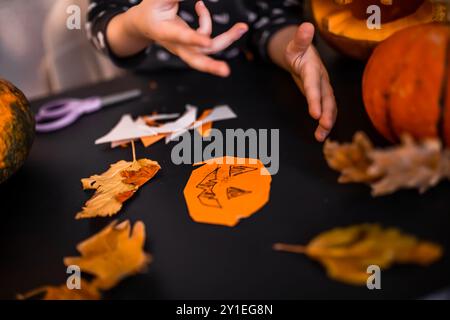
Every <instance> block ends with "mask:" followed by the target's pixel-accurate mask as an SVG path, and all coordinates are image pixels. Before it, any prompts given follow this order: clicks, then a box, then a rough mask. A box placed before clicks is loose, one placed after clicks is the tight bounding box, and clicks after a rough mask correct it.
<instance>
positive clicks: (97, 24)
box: [85, 0, 146, 68]
mask: <svg viewBox="0 0 450 320" xmlns="http://www.w3.org/2000/svg"><path fill="white" fill-rule="evenodd" d="M140 2H141V0H90V4H89V7H88V14H87V22H86V26H85V27H86V34H87V36H88V39H89V41H90V42H91V43H92V44H93V45H94V47H95V48H96V49H97V50H99V51H101V52H103V53H104V54H106V55H107V56H109V57H110V59H111V60H112V61H113V62H114V63H115V64H116V65H118V66H119V67H123V68H133V67H134V66H138V65H139V64H140V63H141V62H142V61H143V60H144V59H145V58H146V53H145V50H144V51H142V52H141V53H138V54H136V55H134V56H133V57H129V58H125V59H124V58H118V57H116V56H115V55H114V53H113V52H112V51H111V49H110V47H109V45H108V41H107V38H106V28H107V26H108V23H109V22H110V21H111V19H112V18H114V17H115V16H116V15H118V14H121V13H123V12H125V11H127V10H128V9H129V8H131V7H132V6H135V5H136V4H138V3H140Z"/></svg>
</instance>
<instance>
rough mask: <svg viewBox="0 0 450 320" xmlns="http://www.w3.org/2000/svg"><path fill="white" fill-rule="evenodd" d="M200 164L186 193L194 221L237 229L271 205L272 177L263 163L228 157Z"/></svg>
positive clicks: (186, 188) (187, 186)
mask: <svg viewBox="0 0 450 320" xmlns="http://www.w3.org/2000/svg"><path fill="white" fill-rule="evenodd" d="M200 164H203V166H202V167H200V168H198V169H196V170H194V171H193V172H192V174H191V177H190V178H189V181H188V183H187V185H186V187H185V189H184V197H185V198H186V204H187V206H188V209H189V214H190V216H191V218H192V219H193V220H194V221H196V222H201V223H209V224H219V225H225V226H230V227H233V226H235V225H236V224H237V223H238V222H239V220H240V219H243V218H248V217H250V216H251V215H252V214H254V213H255V212H256V211H258V210H259V209H261V208H262V207H263V206H264V205H265V204H266V203H267V202H268V201H269V194H270V183H271V181H272V177H271V176H270V173H269V171H268V170H267V169H266V168H265V167H264V165H263V164H262V162H261V161H260V160H256V159H244V158H233V157H224V158H216V159H211V160H208V161H206V162H204V163H200Z"/></svg>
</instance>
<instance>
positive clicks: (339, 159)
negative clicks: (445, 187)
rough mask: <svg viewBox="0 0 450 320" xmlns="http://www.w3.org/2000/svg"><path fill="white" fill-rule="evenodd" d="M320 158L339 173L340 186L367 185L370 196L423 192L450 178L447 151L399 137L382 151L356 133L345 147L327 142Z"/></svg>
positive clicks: (434, 143)
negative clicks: (401, 191) (412, 191)
mask: <svg viewBox="0 0 450 320" xmlns="http://www.w3.org/2000/svg"><path fill="white" fill-rule="evenodd" d="M324 154H325V158H326V160H327V162H328V164H329V166H330V167H331V168H333V169H335V170H337V171H340V172H341V176H340V178H339V182H340V183H349V182H357V183H358V182H363V183H367V184H369V185H371V187H372V195H373V196H381V195H386V194H390V193H393V192H395V191H397V190H399V189H403V188H417V189H419V191H420V192H425V191H426V190H428V189H429V188H431V187H433V186H435V185H436V184H438V183H439V182H440V181H441V180H442V179H449V178H450V151H449V150H442V145H441V143H440V142H439V141H438V140H432V139H430V140H425V141H423V142H420V143H418V142H415V141H414V140H413V139H412V138H411V137H409V136H403V137H402V143H401V145H398V146H394V147H391V148H388V149H384V150H383V149H374V148H373V147H372V144H371V142H370V141H369V139H368V138H367V137H366V136H365V135H364V134H363V133H361V132H358V133H356V134H355V136H354V139H353V142H352V143H349V144H339V143H335V142H329V141H327V143H326V144H325V146H324Z"/></svg>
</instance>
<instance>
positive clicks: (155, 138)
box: [141, 134, 167, 148]
mask: <svg viewBox="0 0 450 320" xmlns="http://www.w3.org/2000/svg"><path fill="white" fill-rule="evenodd" d="M166 136H167V135H166V134H158V135H156V136H149V137H141V142H142V144H143V145H144V147H146V148H147V147H150V146H151V145H152V144H155V143H157V142H158V141H160V140H162V139H164V138H165V137H166Z"/></svg>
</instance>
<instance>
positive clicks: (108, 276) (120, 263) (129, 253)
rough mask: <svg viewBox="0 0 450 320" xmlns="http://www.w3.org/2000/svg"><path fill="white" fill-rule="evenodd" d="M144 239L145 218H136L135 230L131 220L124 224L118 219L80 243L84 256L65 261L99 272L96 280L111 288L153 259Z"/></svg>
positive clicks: (104, 286)
mask: <svg viewBox="0 0 450 320" xmlns="http://www.w3.org/2000/svg"><path fill="white" fill-rule="evenodd" d="M144 243H145V225H144V224H143V223H142V222H140V221H138V222H136V223H135V225H134V227H133V230H132V231H131V224H130V222H129V221H124V222H122V223H120V224H117V221H114V222H113V223H111V224H110V225H109V226H107V227H106V228H105V229H103V230H102V231H100V232H99V233H97V234H96V235H94V236H92V237H91V238H89V239H87V240H85V241H83V242H81V243H80V244H79V245H78V246H77V249H78V251H79V252H80V253H81V257H67V258H65V259H64V264H65V265H66V266H69V265H77V266H79V267H80V268H81V270H82V271H83V272H87V273H90V274H93V275H95V276H96V278H95V279H94V280H93V281H92V284H93V285H94V286H95V287H97V288H100V289H102V290H108V289H111V288H112V287H114V286H115V285H117V283H119V281H120V280H122V279H123V278H125V277H127V276H129V275H132V274H136V273H138V272H140V271H142V270H143V269H144V268H145V267H146V266H147V264H149V263H150V262H151V256H150V255H148V254H146V253H145V252H144V251H143V248H144Z"/></svg>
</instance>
